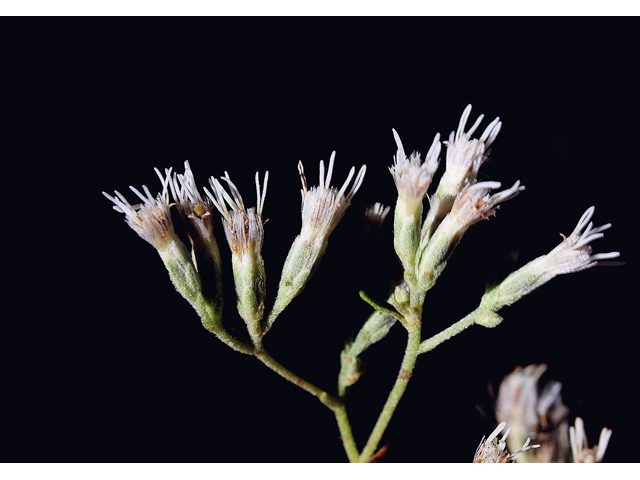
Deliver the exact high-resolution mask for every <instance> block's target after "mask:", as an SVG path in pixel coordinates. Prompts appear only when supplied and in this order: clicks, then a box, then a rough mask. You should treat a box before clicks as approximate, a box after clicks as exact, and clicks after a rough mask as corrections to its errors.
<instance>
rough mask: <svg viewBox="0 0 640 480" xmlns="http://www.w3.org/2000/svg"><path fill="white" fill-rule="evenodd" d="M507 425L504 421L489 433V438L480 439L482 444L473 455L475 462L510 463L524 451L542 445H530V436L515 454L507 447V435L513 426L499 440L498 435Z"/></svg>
mask: <svg viewBox="0 0 640 480" xmlns="http://www.w3.org/2000/svg"><path fill="white" fill-rule="evenodd" d="M506 425H507V422H502V423H500V425H498V426H497V427H496V429H495V430H494V431H493V433H491V435H489V438H487V439H486V440H485V439H484V437H483V438H482V440H481V441H480V445H479V446H478V448H477V449H476V453H475V455H474V457H473V463H510V462H513V461H514V460H515V459H516V458H518V457H519V456H520V455H522V453H524V452H526V451H527V450H530V449H532V448H538V447H539V446H540V445H529V443H530V442H531V439H530V438H527V441H526V442H525V443H524V445H523V446H522V448H521V449H520V450H518V451H517V452H515V453H514V454H510V453H509V450H508V449H507V437H508V436H509V432H510V431H511V428H509V429H507V431H506V432H505V434H504V435H503V436H502V438H501V439H500V440H498V435H499V434H500V432H502V430H504V427H505V426H506Z"/></svg>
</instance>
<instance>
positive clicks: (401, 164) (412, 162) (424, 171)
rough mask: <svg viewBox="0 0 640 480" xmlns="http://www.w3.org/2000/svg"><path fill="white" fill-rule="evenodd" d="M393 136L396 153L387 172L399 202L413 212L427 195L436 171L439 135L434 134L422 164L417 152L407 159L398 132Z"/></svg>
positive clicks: (438, 154) (440, 145)
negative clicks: (395, 189) (391, 178)
mask: <svg viewBox="0 0 640 480" xmlns="http://www.w3.org/2000/svg"><path fill="white" fill-rule="evenodd" d="M393 136H394V138H395V140H396V144H397V146H398V151H397V153H396V156H395V157H394V163H393V166H391V167H390V168H389V170H390V171H391V174H392V175H393V180H394V182H395V184H396V188H397V189H398V197H399V200H400V201H402V202H404V203H405V204H406V205H407V206H406V209H407V210H409V211H414V210H415V209H416V208H417V205H418V204H421V203H422V200H423V199H424V197H425V196H426V195H427V190H428V189H429V185H431V181H432V179H433V174H434V173H435V171H436V170H437V169H438V162H439V159H438V157H439V156H440V149H441V148H442V144H441V143H440V134H439V133H438V134H436V136H435V138H434V139H433V143H432V144H431V147H430V148H429V151H428V152H427V155H426V157H425V159H424V162H422V161H421V159H420V154H419V153H418V152H413V153H412V154H411V155H410V156H409V158H407V155H406V154H405V152H404V147H403V146H402V141H401V140H400V136H399V135H398V132H396V131H395V130H393Z"/></svg>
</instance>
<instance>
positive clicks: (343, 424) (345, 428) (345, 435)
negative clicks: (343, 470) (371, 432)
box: [333, 403, 360, 463]
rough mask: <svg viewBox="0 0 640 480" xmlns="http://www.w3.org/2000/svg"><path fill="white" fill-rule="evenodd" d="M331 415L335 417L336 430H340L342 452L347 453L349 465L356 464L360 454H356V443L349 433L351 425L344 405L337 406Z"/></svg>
mask: <svg viewBox="0 0 640 480" xmlns="http://www.w3.org/2000/svg"><path fill="white" fill-rule="evenodd" d="M333 413H335V415H336V421H337V422H338V428H339V429H340V437H341V438H342V446H343V447H344V451H345V452H347V457H349V461H350V462H351V463H357V462H358V459H359V458H360V453H359V452H358V447H357V446H356V441H355V439H354V438H353V433H352V432H351V424H350V423H349V418H348V417H347V409H346V408H345V406H344V403H343V404H341V405H339V406H338V407H337V408H336V409H335V410H334V411H333Z"/></svg>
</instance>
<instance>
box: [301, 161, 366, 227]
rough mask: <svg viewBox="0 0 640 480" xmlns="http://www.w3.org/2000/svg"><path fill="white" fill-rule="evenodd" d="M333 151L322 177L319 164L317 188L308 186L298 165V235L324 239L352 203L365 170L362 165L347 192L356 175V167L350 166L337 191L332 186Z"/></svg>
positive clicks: (364, 166) (322, 165)
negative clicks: (300, 209)
mask: <svg viewBox="0 0 640 480" xmlns="http://www.w3.org/2000/svg"><path fill="white" fill-rule="evenodd" d="M335 156H336V152H333V153H332V154H331V158H330V160H329V168H328V170H327V175H326V177H325V171H324V162H323V161H322V160H321V161H320V185H319V186H317V187H311V188H308V187H307V179H306V177H305V175H304V168H303V166H302V162H298V171H299V172H300V180H301V181H302V190H301V193H302V231H301V232H300V236H301V237H304V238H306V237H307V236H318V235H321V236H324V237H327V236H329V234H330V233H331V232H332V231H333V229H334V228H335V227H336V225H338V222H340V220H341V219H342V216H343V215H344V212H345V211H346V210H347V207H348V206H349V205H350V203H351V199H352V198H353V196H354V195H355V194H356V192H357V191H358V189H359V188H360V185H362V181H363V180H364V175H365V172H366V170H367V167H366V165H363V166H362V167H361V168H360V171H359V172H358V175H357V176H356V179H355V180H354V182H353V185H352V186H351V188H350V189H349V191H348V192H347V187H348V186H349V183H350V182H351V179H352V178H353V176H354V174H355V167H351V170H350V171H349V176H348V177H347V180H346V181H345V182H344V184H343V185H342V188H340V190H338V189H337V188H335V187H332V186H331V175H332V173H333V162H334V159H335Z"/></svg>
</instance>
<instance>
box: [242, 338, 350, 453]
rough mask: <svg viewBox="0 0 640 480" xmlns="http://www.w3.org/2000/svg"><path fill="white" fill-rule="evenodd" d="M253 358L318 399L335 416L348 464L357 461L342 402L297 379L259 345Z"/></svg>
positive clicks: (301, 379)
mask: <svg viewBox="0 0 640 480" xmlns="http://www.w3.org/2000/svg"><path fill="white" fill-rule="evenodd" d="M257 347H258V348H257V349H256V352H255V356H256V357H257V358H258V359H259V360H260V361H261V362H262V363H264V364H265V365H266V366H267V367H269V368H270V369H271V370H273V371H274V372H276V373H277V374H279V375H281V376H282V377H284V378H286V379H287V380H289V381H290V382H291V383H293V384H294V385H297V386H298V387H300V388H302V389H303V390H306V391H307V392H309V393H310V394H311V395H313V396H315V397H318V399H319V400H320V401H321V402H322V403H323V404H324V405H325V406H326V407H327V408H329V409H330V410H331V411H332V412H333V413H334V414H335V416H336V421H337V422H338V428H339V430H340V435H341V437H342V444H343V446H344V449H345V451H346V453H347V456H348V458H349V461H350V462H356V461H357V460H358V448H357V446H356V442H355V440H354V438H353V433H352V432H351V425H350V424H349V419H348V417H347V410H346V408H345V406H344V403H343V402H342V400H340V399H338V398H336V397H334V396H333V395H329V394H328V393H327V392H325V391H324V390H322V389H321V388H318V387H316V386H315V385H313V384H312V383H310V382H307V381H306V380H304V379H303V378H301V377H299V376H298V375H296V374H295V373H293V372H292V371H290V370H289V369H287V368H286V367H284V366H282V365H281V364H280V363H278V362H277V361H276V360H275V359H274V358H273V357H272V356H271V355H269V353H267V352H266V351H265V350H264V349H263V348H262V347H261V346H260V345H257Z"/></svg>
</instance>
